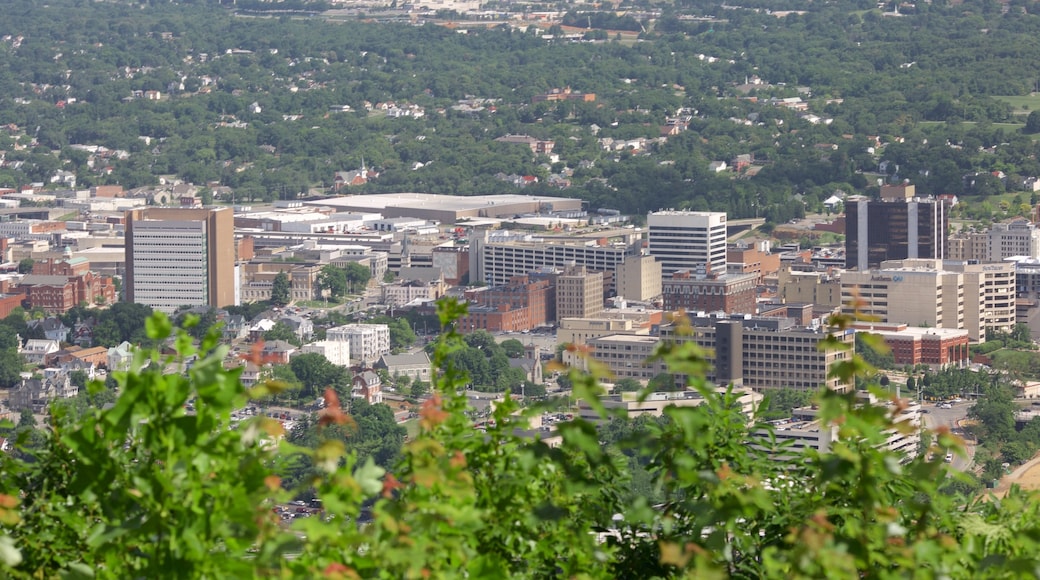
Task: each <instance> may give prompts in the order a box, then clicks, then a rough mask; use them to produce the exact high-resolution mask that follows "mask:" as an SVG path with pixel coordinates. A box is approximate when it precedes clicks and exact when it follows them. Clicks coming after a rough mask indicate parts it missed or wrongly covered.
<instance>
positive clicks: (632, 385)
mask: <svg viewBox="0 0 1040 580" xmlns="http://www.w3.org/2000/svg"><path fill="white" fill-rule="evenodd" d="M614 388H615V389H617V390H618V391H620V392H622V393H634V392H636V391H638V390H640V389H642V388H643V385H642V384H641V383H640V382H639V381H637V380H635V379H632V378H624V379H618V381H617V382H615V383H614Z"/></svg>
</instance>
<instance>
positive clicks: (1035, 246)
mask: <svg viewBox="0 0 1040 580" xmlns="http://www.w3.org/2000/svg"><path fill="white" fill-rule="evenodd" d="M1012 256H1029V257H1030V258H1038V257H1040V229H1037V227H1036V226H1035V225H1034V224H1032V223H1030V222H1029V221H1028V220H1026V219H1025V218H1015V219H1012V220H1010V221H1007V222H1003V223H998V224H993V226H992V227H990V229H989V230H988V231H985V232H975V231H971V232H964V233H959V234H957V235H955V236H951V237H950V240H949V258H950V259H951V260H977V261H979V262H1000V261H1003V260H1005V259H1007V258H1010V257H1012Z"/></svg>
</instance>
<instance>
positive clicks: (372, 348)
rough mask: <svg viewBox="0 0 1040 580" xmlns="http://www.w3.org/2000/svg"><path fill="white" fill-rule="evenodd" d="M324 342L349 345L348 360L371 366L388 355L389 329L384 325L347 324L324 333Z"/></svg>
mask: <svg viewBox="0 0 1040 580" xmlns="http://www.w3.org/2000/svg"><path fill="white" fill-rule="evenodd" d="M325 340H327V341H336V342H347V343H350V346H349V349H350V351H349V353H350V360H351V361H352V362H354V363H357V364H361V365H364V366H371V365H373V364H375V362H376V361H378V360H379V357H381V356H383V355H385V354H390V327H389V326H387V325H385V324H347V325H344V326H337V327H334V328H330V329H328V330H327V331H325Z"/></svg>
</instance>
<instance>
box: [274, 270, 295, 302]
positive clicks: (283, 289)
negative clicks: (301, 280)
mask: <svg viewBox="0 0 1040 580" xmlns="http://www.w3.org/2000/svg"><path fill="white" fill-rule="evenodd" d="M291 290H292V288H291V283H290V281H289V275H288V274H287V273H285V271H284V270H283V271H281V272H278V274H277V275H275V277H274V281H273V282H272V283H271V304H275V305H278V306H285V305H286V304H288V303H289V302H290V300H291V296H292V294H291Z"/></svg>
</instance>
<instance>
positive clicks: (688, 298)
mask: <svg viewBox="0 0 1040 580" xmlns="http://www.w3.org/2000/svg"><path fill="white" fill-rule="evenodd" d="M757 286H758V274H727V275H723V276H701V277H697V276H694V275H692V274H691V273H690V272H689V271H688V270H680V271H678V272H676V273H674V274H672V277H671V278H667V279H664V280H661V296H662V299H663V301H664V309H665V310H668V311H672V312H674V311H678V310H685V311H687V312H725V313H726V314H735V313H742V314H755V298H756V294H755V289H756V287H757Z"/></svg>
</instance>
